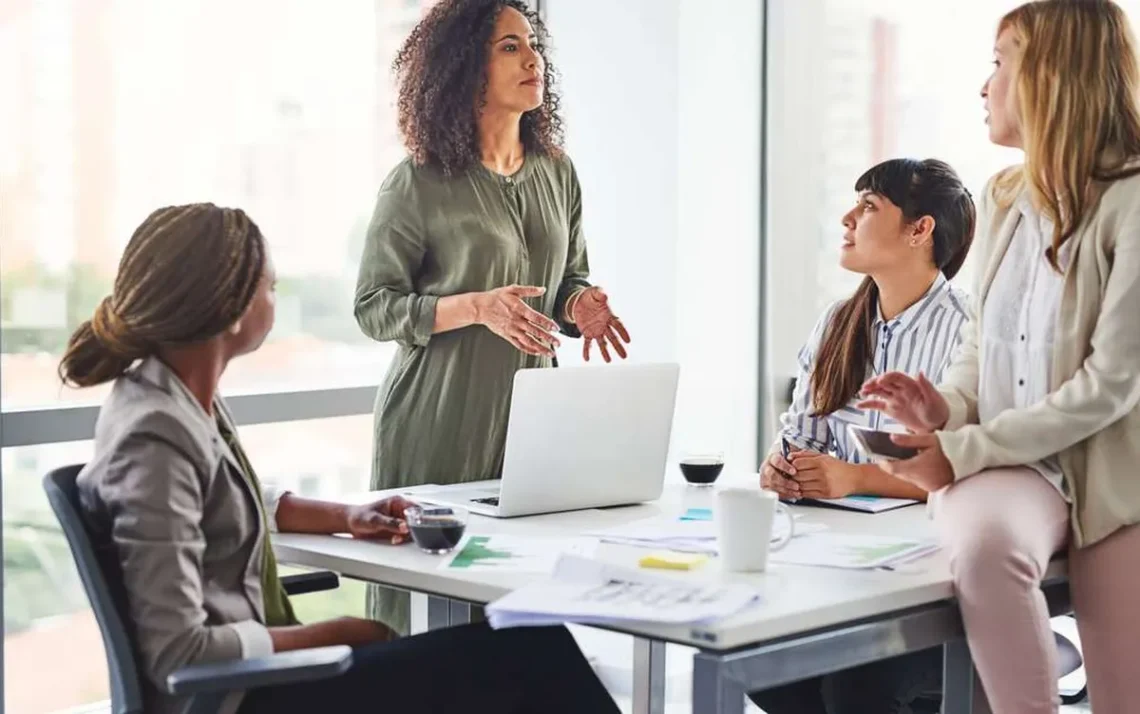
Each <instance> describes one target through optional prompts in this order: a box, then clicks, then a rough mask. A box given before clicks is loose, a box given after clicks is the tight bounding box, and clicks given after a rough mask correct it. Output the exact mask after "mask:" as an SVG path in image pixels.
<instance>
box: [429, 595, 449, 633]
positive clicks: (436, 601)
mask: <svg viewBox="0 0 1140 714" xmlns="http://www.w3.org/2000/svg"><path fill="white" fill-rule="evenodd" d="M451 604H452V603H451V600H449V599H447V598H445V597H436V596H434V595H428V596H427V628H428V631H429V632H430V631H431V630H442V629H444V628H447V627H451Z"/></svg>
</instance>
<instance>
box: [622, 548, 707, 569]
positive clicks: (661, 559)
mask: <svg viewBox="0 0 1140 714" xmlns="http://www.w3.org/2000/svg"><path fill="white" fill-rule="evenodd" d="M708 559H709V557H708V556H707V555H705V554H703V553H675V552H672V551H660V552H657V553H650V554H649V555H647V556H645V557H644V558H642V559H641V560H639V561H637V564H638V565H640V566H641V567H643V568H662V569H664V570H692V569H693V568H697V567H700V566H701V565H703V564H704V562H705V561H706V560H708Z"/></svg>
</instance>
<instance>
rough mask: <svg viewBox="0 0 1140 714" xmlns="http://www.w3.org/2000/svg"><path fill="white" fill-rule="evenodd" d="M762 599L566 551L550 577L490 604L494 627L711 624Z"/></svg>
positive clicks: (746, 591) (731, 587)
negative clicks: (572, 623)
mask: <svg viewBox="0 0 1140 714" xmlns="http://www.w3.org/2000/svg"><path fill="white" fill-rule="evenodd" d="M758 599H759V595H758V594H757V593H756V592H755V591H754V590H752V589H751V588H748V587H745V586H743V585H725V584H715V583H709V584H702V583H697V582H691V581H686V580H682V579H677V578H669V577H666V576H661V575H649V574H646V573H644V572H642V571H639V570H634V569H630V568H623V567H620V566H613V565H607V564H605V563H599V562H597V561H592V560H587V559H584V558H578V557H576V556H570V555H566V556H562V557H561V558H560V559H559V561H558V564H557V565H556V566H555V569H554V577H553V578H552V579H551V580H546V581H543V582H537V583H532V584H530V585H527V586H525V587H522V588H519V589H518V590H515V591H514V592H512V593H510V594H509V595H507V596H505V597H502V598H500V599H499V600H496V601H495V602H493V603H491V604H490V605H488V606H487V620H488V622H490V624H491V627H493V628H495V629H502V628H506V627H528V626H538V625H557V624H563V623H567V622H579V623H584V624H597V625H604V624H620V623H623V622H624V623H629V622H658V623H665V624H708V623H711V622H715V621H717V620H720V619H723V618H726V617H729V616H730V615H734V614H736V613H737V612H740V611H741V610H743V609H744V608H746V607H748V606H749V605H751V604H752V603H754V602H756V601H757V600H758Z"/></svg>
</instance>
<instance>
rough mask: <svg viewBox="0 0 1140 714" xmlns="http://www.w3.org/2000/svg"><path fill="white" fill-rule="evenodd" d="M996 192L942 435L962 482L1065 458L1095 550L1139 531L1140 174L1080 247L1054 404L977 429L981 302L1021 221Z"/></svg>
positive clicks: (1083, 231) (1086, 229) (1106, 199)
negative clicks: (1130, 529)
mask: <svg viewBox="0 0 1140 714" xmlns="http://www.w3.org/2000/svg"><path fill="white" fill-rule="evenodd" d="M1023 190H1024V189H1023ZM993 192H994V181H993V180H991V181H990V183H989V185H987V186H986V190H985V191H984V192H983V195H982V196H981V198H980V200H979V205H978V234H977V242H976V245H975V248H974V250H975V259H980V260H981V262H980V264H979V267H981V268H982V270H981V272H980V274H979V279H978V282H977V284H976V285H975V289H974V291H973V299H974V300H975V301H976V309H975V310H974V314H975V315H976V316H977V318H976V319H975V320H974V321H972V322H969V323H967V324H966V325H965V326H964V327H963V328H962V343H961V346H960V347H959V351H958V353H957V354H956V356H955V358H954V360H953V362H952V363H951V365H950V367H949V368H948V369H947V370H946V372H945V374H944V375H943V379H942V383H941V384H940V385H939V391H941V392H942V394H943V395H944V396H945V397H946V399H947V401H948V402H949V403H950V420H949V422H948V423H947V425H946V428H945V430H944V431H940V432H938V438H939V441H940V442H941V444H942V450H943V451H944V452H945V454H946V457H947V458H948V459H949V461H950V464H951V465H952V466H953V469H954V478H955V479H961V478H966V477H969V476H971V475H973V474H976V473H978V472H979V471H982V470H984V469H988V468H994V467H1000V466H1013V465H1019V464H1029V463H1033V462H1035V461H1037V460H1039V459H1042V458H1044V457H1046V456H1049V455H1051V454H1054V453H1059V460H1060V464H1061V470H1062V471H1063V472H1064V475H1065V483H1066V486H1067V488H1068V492H1069V494H1070V497H1071V499H1072V528H1073V538H1074V543H1075V544H1076V545H1077V546H1078V547H1084V546H1087V545H1091V544H1093V543H1096V542H1097V541H1099V540H1101V539H1103V538H1105V537H1107V536H1109V535H1110V534H1112V533H1113V531H1115V530H1117V529H1118V528H1121V527H1123V526H1126V525H1130V524H1133V523H1138V522H1140V408H1138V404H1140V176H1133V177H1130V178H1126V179H1120V180H1118V181H1115V182H1113V183H1112V184H1110V185H1108V186H1107V187H1106V188H1105V190H1104V192H1103V194H1102V195H1101V198H1100V201H1099V202H1098V203H1097V205H1096V206H1095V210H1093V211H1092V212H1091V213H1090V214H1089V215H1088V216H1087V217H1086V218H1085V220H1084V221H1083V222H1082V223H1081V225H1080V227H1079V228H1078V230H1077V231H1076V233H1074V234H1073V236H1072V237H1071V238H1070V239H1069V240H1070V241H1072V244H1073V245H1072V248H1071V250H1072V254H1071V259H1070V263H1069V267H1068V270H1067V271H1066V273H1065V285H1064V289H1063V292H1062V295H1061V303H1060V309H1059V311H1058V313H1057V318H1056V319H1057V327H1056V335H1055V341H1054V346H1053V367H1052V372H1051V374H1050V380H1049V387H1050V394H1049V396H1047V397H1046V398H1045V399H1044V400H1042V401H1040V402H1038V403H1037V404H1034V405H1033V406H1031V407H1027V408H1025V409H1010V410H1008V411H1005V412H1002V413H1001V414H999V415H998V416H997V417H995V418H994V419H992V420H991V421H989V422H988V423H986V424H978V343H979V335H980V334H981V320H982V316H983V315H984V314H985V313H984V311H983V310H982V305H983V304H984V302H985V300H986V295H987V293H988V291H989V288H990V285H991V283H992V282H993V279H994V275H995V274H996V273H997V269H998V266H999V265H1000V264H1001V260H1002V257H1003V256H1004V255H1005V252H1006V249H1007V248H1008V247H1009V244H1010V240H1011V239H1012V238H1013V233H1014V230H1015V229H1016V228H1017V222H1018V219H1019V217H1020V212H1019V210H1018V209H1017V207H1016V202H1015V203H1014V205H1012V206H1010V207H1008V208H1003V207H1002V206H1000V205H998V203H997V202H996V201H995V200H994V195H993ZM1010 507H1011V508H1016V504H1010Z"/></svg>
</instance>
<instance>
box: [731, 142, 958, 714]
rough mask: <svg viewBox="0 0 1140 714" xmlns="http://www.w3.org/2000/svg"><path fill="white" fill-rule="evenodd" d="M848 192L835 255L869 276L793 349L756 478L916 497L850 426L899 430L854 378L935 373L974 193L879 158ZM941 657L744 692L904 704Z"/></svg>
mask: <svg viewBox="0 0 1140 714" xmlns="http://www.w3.org/2000/svg"><path fill="white" fill-rule="evenodd" d="M855 190H856V191H857V192H858V199H857V202H856V205H855V207H854V208H852V209H851V210H850V211H848V212H847V214H846V215H845V216H843V227H844V229H845V230H844V233H843V242H842V247H841V251H842V253H841V256H840V264H841V265H842V266H843V267H844V268H846V269H847V270H851V271H854V272H856V273H862V274H863V275H865V276H866V278H864V280H863V282H862V284H861V285H860V286H859V288H858V290H856V291H855V294H854V295H853V296H851V297H850V298H848V299H847V300H844V301H841V302H839V303H837V304H835V305H833V306H832V307H830V308H829V309H828V310H826V311H825V312H824V314H823V316H822V317H821V318H820V320H819V322H818V323H817V324H816V326H815V329H814V330H812V334H811V337H810V338H809V339H808V342H807V344H806V345H804V347H803V349H802V350H800V354H799V374H798V376H797V378H796V386H795V391H794V394H793V398H792V404H791V406H790V407H789V409H788V411H787V412H785V413H784V415H783V416H782V417H781V418H780V423H781V429H780V434H779V437H780V440H779V441H777V443H776V445H775V446H774V447H773V449H772V451H771V454H770V455H769V456H768V459H767V460H766V462H765V464H764V467H763V470H762V471H761V485H762V486H763V487H764V488H766V489H770V490H773V491H776V492H778V493H779V494H780V496H781V497H783V498H789V499H799V498H840V497H843V496H847V495H851V494H869V495H877V496H891V497H899V498H916V499H922V500H925V498H926V492H925V491H923V490H922V489H920V488H918V487H917V486H915V485H913V484H911V483H908V482H906V481H902V480H901V479H897V478H894V477H893V476H890V475H889V474H887V473H886V472H885V471H883V470H882V469H880V468H879V467H877V466H875V465H874V464H870V463H866V459H865V458H864V457H863V456H862V455H861V454H860V453H859V452H858V450H857V449H856V447H855V445H854V444H853V443H852V440H851V439H850V436H849V433H848V427H849V426H852V425H854V426H860V427H869V428H873V429H883V430H888V431H891V430H896V431H903V430H904V429H903V428H902V427H901V426H900V425H898V424H897V423H895V422H894V420H892V419H890V418H889V417H887V416H885V415H883V414H882V413H881V412H876V411H870V410H865V409H859V408H858V407H857V406H856V403H857V402H858V401H859V390H860V388H861V387H862V385H863V383H864V382H865V381H866V380H867V379H868V378H869V377H871V376H874V375H879V374H884V373H886V372H891V371H902V372H906V373H908V374H912V375H919V378H920V379H930V380H932V381H934V382H937V381H938V379H939V378H940V377H941V374H942V370H943V369H944V368H945V367H946V365H947V364H948V363H949V362H950V358H951V356H952V354H953V352H954V349H955V348H956V347H957V345H958V339H959V338H958V334H959V331H960V329H961V327H962V325H963V323H965V322H966V321H967V320H969V319H970V314H969V312H968V310H967V301H966V297H965V295H963V293H962V292H961V291H959V290H957V289H956V288H954V287H952V286H951V285H950V283H949V279H950V278H953V277H954V275H955V274H956V273H957V272H958V270H959V269H960V268H961V267H962V263H963V261H964V260H965V259H966V254H967V253H968V252H969V250H970V244H971V243H972V242H973V237H974V218H975V214H974V202H973V200H972V199H971V197H970V194H969V192H968V191H967V190H966V188H965V187H964V186H963V185H962V181H961V179H959V178H958V175H957V174H956V173H955V172H954V170H953V169H952V168H950V166H948V165H947V164H945V163H943V162H941V161H937V160H934V159H927V160H925V161H916V160H912V159H894V160H891V161H886V162H884V163H881V164H879V165H877V166H875V167H873V168H871V169H870V170H868V171H867V172H866V173H865V174H863V176H861V177H860V178H859V180H858V181H856V183H855ZM785 442H786V445H787V446H786V450H787V451H788V453H789V458H785V457H784V451H785ZM941 666H942V653H941V650H938V649H935V650H931V651H930V652H923V653H919V654H917V655H911V656H908V657H901V658H896V659H894V660H884V661H882V662H877V663H874V664H871V665H867V666H864V667H860V668H857V669H854V670H849V671H847V672H842V673H839V674H835V675H829V676H827V677H824V678H816V679H811V680H805V681H803V682H798V683H796V684H792V685H788V686H786V687H779V688H777V689H772V690H768V691H765V692H758V693H756V694H754V695H753V699H754V701H756V703H757V704H758V705H759V706H760V707H761V708H762V709H764V710H765V711H766V712H768V714H783V713H784V712H803V713H805V714H816V713H822V712H827V713H829V714H837V713H838V712H872V711H873V712H880V711H902V710H905V708H902V706H901V705H905V704H909V703H910V702H911V701H913V700H915V699H917V698H919V697H921V696H922V695H924V694H925V693H926V692H927V691H934V692H935V693H936V692H937V687H938V684H939V677H940V675H941Z"/></svg>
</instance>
